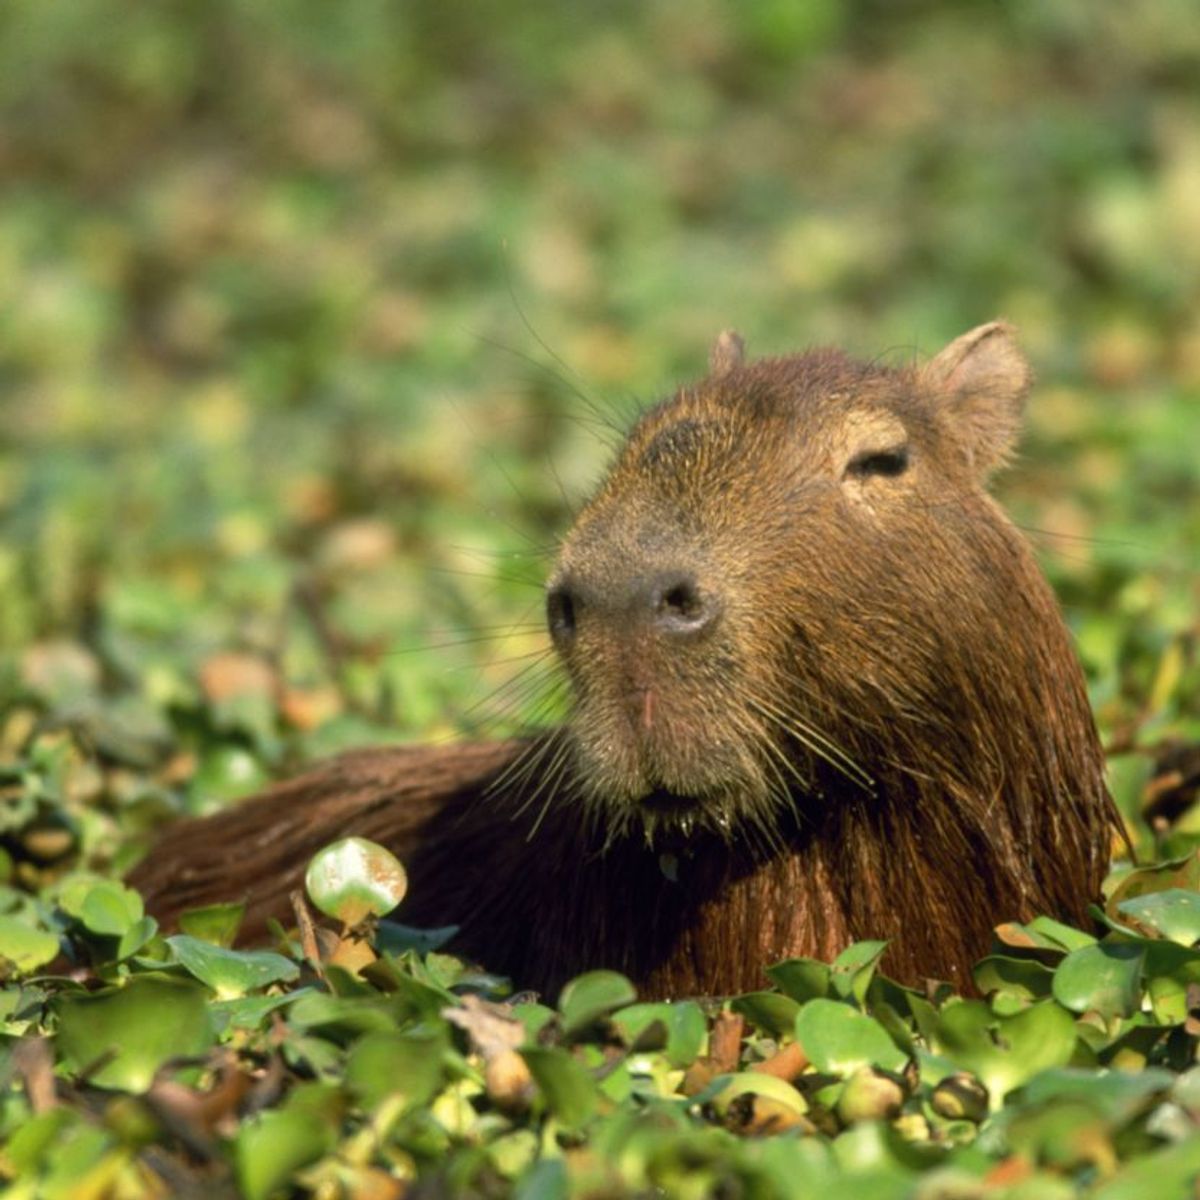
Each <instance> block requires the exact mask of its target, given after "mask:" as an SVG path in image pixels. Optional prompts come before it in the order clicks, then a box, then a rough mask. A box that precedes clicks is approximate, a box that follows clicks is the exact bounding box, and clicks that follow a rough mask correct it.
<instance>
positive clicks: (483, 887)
mask: <svg viewBox="0 0 1200 1200" xmlns="http://www.w3.org/2000/svg"><path fill="white" fill-rule="evenodd" d="M1029 385H1030V372H1029V369H1028V367H1027V365H1026V363H1025V361H1024V359H1023V358H1022V357H1021V355H1020V353H1019V351H1018V350H1017V349H1016V347H1015V344H1014V342H1013V339H1012V336H1011V331H1010V330H1009V328H1008V327H1007V326H1006V325H1004V324H1002V323H1000V322H993V323H991V324H989V325H985V326H981V327H979V328H978V329H976V330H972V331H971V332H970V333H968V334H965V335H964V336H963V337H961V338H959V339H957V340H956V341H955V342H953V343H951V345H950V346H948V347H947V348H946V349H945V350H944V351H943V352H942V353H941V354H939V355H938V356H937V357H936V358H935V359H934V360H933V361H932V362H930V363H929V364H927V365H926V366H924V367H903V368H889V367H884V366H880V365H876V364H866V363H862V362H859V361H856V360H854V359H852V358H849V357H847V356H846V355H844V354H842V353H840V352H837V351H815V352H808V353H804V354H798V355H794V356H790V357H785V358H769V359H762V360H758V361H751V362H746V361H744V357H743V351H742V345H741V340H740V339H739V338H737V337H736V335H732V334H724V335H722V337H721V338H720V339H718V341H717V344H716V345H715V346H714V348H713V352H712V356H711V358H710V374H709V376H708V377H707V378H706V379H705V380H702V381H700V382H699V383H697V384H694V385H691V386H688V387H685V388H682V389H681V390H680V391H679V392H678V393H676V395H674V396H673V397H671V398H670V399H668V400H666V401H664V402H663V403H661V404H660V405H658V406H657V407H655V408H653V409H651V410H650V411H648V412H647V413H646V414H645V415H644V416H643V417H642V419H641V420H640V421H639V422H638V423H637V425H636V426H635V427H634V429H633V430H632V432H631V433H630V435H629V438H628V439H627V441H626V443H625V445H624V446H623V448H622V450H621V451H620V453H619V455H618V458H617V461H616V463H615V465H614V467H613V469H612V470H611V472H610V473H609V475H608V477H607V479H606V480H605V481H604V483H603V484H602V486H601V487H600V489H599V491H598V492H597V494H596V495H595V497H594V498H593V499H592V501H591V502H590V503H589V504H588V505H587V506H586V507H585V508H584V510H583V511H582V512H581V513H580V515H579V517H578V518H577V520H576V522H575V524H574V526H573V528H572V529H571V531H570V532H569V534H568V535H567V537H566V539H565V541H564V543H563V546H562V549H561V553H560V555H559V560H558V564H557V566H556V568H555V571H554V574H553V576H552V579H551V581H550V584H549V588H548V607H549V616H550V627H551V633H552V636H553V639H554V642H555V646H556V649H557V650H558V653H559V655H560V657H561V659H562V661H563V663H564V665H565V668H566V671H567V674H568V676H569V678H570V681H571V684H572V689H573V693H574V698H575V704H574V711H573V714H572V716H571V718H570V721H569V723H568V724H567V726H566V727H565V728H564V729H561V730H555V731H551V732H548V733H545V734H542V735H540V736H538V737H536V738H533V739H530V740H528V741H513V742H504V743H490V744H488V743H479V744H473V745H470V744H469V745H457V746H445V747H441V748H435V747H414V748H409V749H399V750H380V751H367V752H361V753H358V754H355V755H350V756H346V757H343V758H341V759H338V760H334V761H333V762H332V763H328V764H325V765H323V766H318V767H317V768H315V769H314V770H313V771H311V772H309V773H308V774H306V775H304V776H301V777H300V778H299V779H297V780H294V781H292V782H290V783H285V784H282V785H279V786H278V787H276V788H274V789H272V790H271V791H269V792H268V793H266V794H265V795H264V796H263V797H261V798H259V799H257V800H254V801H252V802H249V803H247V804H245V805H243V806H242V807H240V808H238V809H236V810H234V811H232V812H230V813H225V814H221V815H219V816H216V817H212V818H207V819H205V820H203V821H199V822H196V821H193V822H187V823H183V824H181V825H179V826H176V827H174V828H172V829H169V830H168V831H167V832H166V834H165V835H164V838H163V839H162V841H161V842H160V843H159V845H158V846H157V847H156V848H155V849H154V850H153V851H152V852H151V854H150V855H149V857H148V858H147V859H146V860H145V862H144V863H143V864H142V865H141V867H139V868H138V870H137V871H136V872H135V875H134V879H133V881H134V883H135V884H136V885H137V886H139V887H141V888H142V889H143V891H144V892H145V893H146V895H147V897H148V899H149V901H150V903H151V907H152V909H153V910H154V911H156V912H157V913H158V914H159V915H160V916H162V917H163V918H165V919H171V918H173V917H174V916H175V915H176V914H177V913H178V912H179V911H181V910H182V909H183V908H185V907H187V906H189V905H192V904H198V903H204V902H211V901H215V900H219V899H233V898H237V897H239V896H241V895H246V896H248V897H249V900H250V911H249V922H248V930H249V932H250V933H251V934H257V933H261V931H262V929H263V925H264V921H265V919H266V917H267V916H268V915H280V914H282V913H284V912H285V911H286V900H287V893H288V891H289V889H291V888H293V887H295V886H296V884H297V881H298V879H299V877H300V875H301V874H302V872H303V869H304V866H305V863H306V861H307V858H308V857H309V855H310V854H311V853H312V852H313V851H315V850H316V849H317V848H319V847H320V846H321V845H322V844H324V843H325V842H327V841H329V840H331V839H333V838H335V837H338V836H342V835H345V834H348V833H358V834H362V835H364V836H368V837H373V838H375V839H377V840H379V841H382V842H384V843H386V844H388V845H390V846H392V847H393V848H394V849H395V850H396V851H397V852H398V853H399V854H400V856H401V857H402V858H403V859H404V860H405V861H406V863H407V865H408V867H409V872H410V892H409V897H408V898H407V899H406V900H405V902H404V904H403V905H402V907H401V909H400V911H399V914H398V915H399V917H400V919H402V920H405V921H408V922H410V923H413V924H418V925H446V924H456V925H458V926H460V930H459V933H458V935H457V937H456V939H455V946H456V948H457V949H458V950H459V951H460V952H462V953H464V954H467V955H469V956H471V957H473V958H476V959H478V960H479V961H481V962H482V963H483V964H484V965H486V966H487V967H489V968H491V969H493V970H499V971H503V972H506V973H508V974H510V975H512V977H513V978H514V980H515V981H516V982H517V983H518V984H519V985H521V986H531V987H536V988H539V989H542V990H553V989H554V988H556V987H558V986H559V985H561V983H562V982H563V981H564V980H565V979H567V978H569V977H570V976H571V975H572V974H575V973H578V972H579V971H582V970H585V969H588V968H594V967H609V968H613V969H616V970H620V971H624V972H625V973H627V974H628V975H630V976H631V977H632V978H633V979H634V980H635V982H636V983H637V984H638V985H639V987H640V988H641V990H642V991H643V993H644V994H648V995H684V994H711V993H729V992H734V991H739V990H746V989H749V988H753V987H757V986H760V985H761V983H762V975H761V969H762V967H763V966H764V965H765V964H767V963H769V962H771V961H773V960H777V959H780V958H784V957H788V956H792V955H809V956H816V957H830V956H832V955H834V954H836V953H837V952H838V951H839V950H841V949H842V948H843V947H844V946H845V945H846V944H847V943H848V942H850V941H853V940H856V939H861V938H885V939H889V940H890V943H891V944H890V946H889V949H888V952H887V958H886V960H885V969H886V970H887V971H888V972H889V973H890V974H892V975H893V976H895V977H897V978H899V979H902V980H905V981H908V982H913V983H915V982H917V981H919V980H921V979H924V978H930V977H932V978H941V979H949V980H951V981H952V982H954V983H956V984H958V985H960V986H967V985H969V969H970V965H971V963H972V962H974V961H975V960H976V959H977V958H978V957H979V956H980V955H981V954H983V953H984V952H986V950H987V947H988V941H989V934H990V931H991V929H992V928H993V926H994V925H995V924H997V923H998V922H1000V921H1002V920H1010V919H1015V920H1027V919H1030V918H1032V917H1033V916H1035V915H1037V914H1038V913H1050V914H1053V915H1055V916H1058V917H1061V918H1064V919H1069V920H1074V921H1078V922H1083V921H1086V919H1087V906H1088V904H1089V902H1091V901H1092V900H1094V899H1095V898H1096V897H1097V896H1098V893H1099V887H1100V883H1101V880H1102V878H1103V875H1104V872H1105V869H1106V867H1107V863H1108V856H1109V850H1110V845H1111V840H1112V836H1113V833H1114V831H1115V830H1116V829H1117V826H1118V822H1117V818H1116V814H1115V810H1114V808H1113V805H1112V802H1111V800H1110V798H1109V796H1108V794H1107V791H1106V789H1105V785H1104V779H1103V760H1102V755H1101V751H1100V747H1099V743H1098V739H1097V736H1096V732H1095V727H1094V724H1093V721H1092V717H1091V713H1090V711H1089V708H1088V703H1087V696H1086V692H1085V689H1084V684H1083V678H1082V674H1081V672H1080V669H1079V666H1078V664H1077V662H1076V660H1075V657H1074V654H1073V652H1072V648H1071V645H1070V639H1069V635H1068V633H1067V630H1066V628H1065V626H1064V624H1063V622H1062V619H1061V616H1060V615H1059V612H1058V608H1057V605H1056V602H1055V600H1054V597H1053V595H1052V593H1051V591H1050V589H1049V587H1048V585H1047V584H1046V582H1045V580H1044V579H1043V577H1042V575H1041V573H1040V572H1039V570H1038V568H1037V566H1036V563H1035V562H1034V560H1033V557H1032V555H1031V553H1030V551H1029V549H1028V547H1027V546H1026V545H1025V543H1024V541H1023V539H1022V538H1021V536H1020V535H1019V534H1018V532H1017V531H1016V529H1015V528H1014V527H1013V526H1012V524H1011V523H1010V522H1009V521H1008V519H1007V518H1006V517H1005V516H1004V514H1003V513H1002V512H1001V510H1000V509H999V508H998V506H997V505H996V504H995V503H994V501H993V500H992V499H991V497H990V496H989V495H988V493H987V490H986V485H987V481H988V478H989V476H990V474H991V473H992V471H993V470H995V469H996V468H997V467H998V466H1000V465H1001V464H1002V463H1003V462H1004V461H1005V460H1006V459H1007V458H1008V456H1009V455H1010V454H1011V452H1012V449H1013V446H1014V444H1015V441H1016V437H1017V434H1018V431H1019V428H1020V421H1021V411H1022V407H1023V404H1024V400H1025V397H1026V394H1027V392H1028V389H1029Z"/></svg>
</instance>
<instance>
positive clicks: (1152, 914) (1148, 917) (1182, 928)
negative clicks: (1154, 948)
mask: <svg viewBox="0 0 1200 1200" xmlns="http://www.w3.org/2000/svg"><path fill="white" fill-rule="evenodd" d="M1116 909H1117V912H1118V913H1119V914H1120V915H1121V916H1124V917H1132V918H1133V919H1134V920H1135V921H1137V922H1138V924H1139V925H1142V926H1147V927H1149V928H1150V929H1153V930H1155V931H1157V932H1158V933H1160V934H1161V935H1162V936H1163V937H1165V938H1167V939H1168V940H1170V941H1172V942H1177V943H1178V944H1179V945H1180V946H1194V945H1195V944H1196V942H1197V941H1200V894H1198V893H1196V892H1190V891H1185V890H1184V889H1183V888H1167V889H1166V891H1162V892H1149V893H1147V894H1146V895H1143V896H1132V897H1130V899H1128V900H1122V901H1121V902H1120V903H1119V904H1117V906H1116Z"/></svg>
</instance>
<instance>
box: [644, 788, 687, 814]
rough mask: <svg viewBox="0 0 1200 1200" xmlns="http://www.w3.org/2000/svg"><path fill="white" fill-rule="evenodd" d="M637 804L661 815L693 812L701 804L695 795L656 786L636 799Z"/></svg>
mask: <svg viewBox="0 0 1200 1200" xmlns="http://www.w3.org/2000/svg"><path fill="white" fill-rule="evenodd" d="M638 805H639V806H640V807H641V808H643V809H644V810H646V811H648V812H653V813H658V814H660V815H662V816H675V815H678V816H684V815H686V814H688V813H694V812H695V811H696V810H697V809H698V808H699V807H700V805H701V801H700V800H698V799H697V798H696V797H695V796H684V795H681V794H680V793H679V792H673V791H671V790H670V789H669V788H664V787H656V788H654V789H653V790H652V791H650V792H647V793H646V794H645V795H644V796H642V797H641V799H639V800H638Z"/></svg>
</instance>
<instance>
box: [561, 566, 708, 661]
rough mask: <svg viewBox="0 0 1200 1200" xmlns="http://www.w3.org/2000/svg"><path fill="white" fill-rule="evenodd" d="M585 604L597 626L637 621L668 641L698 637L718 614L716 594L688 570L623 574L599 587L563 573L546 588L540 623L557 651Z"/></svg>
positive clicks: (567, 641) (612, 627) (569, 640)
mask: <svg viewBox="0 0 1200 1200" xmlns="http://www.w3.org/2000/svg"><path fill="white" fill-rule="evenodd" d="M585 592H586V597H585ZM585 609H586V611H587V613H588V614H590V616H591V619H592V621H593V622H597V623H598V625H597V627H598V628H601V629H606V630H607V631H608V632H610V633H612V632H619V631H620V630H622V629H630V628H632V627H634V626H641V627H642V628H643V629H644V628H647V627H648V628H649V629H650V631H651V632H652V633H653V634H655V635H656V636H658V637H662V638H664V639H668V640H670V641H673V642H682V641H687V640H692V639H695V638H698V637H701V636H702V635H703V634H705V633H707V632H708V631H709V630H710V629H711V628H712V627H713V625H714V624H716V622H717V619H718V618H719V617H720V615H721V603H720V600H719V599H718V597H717V595H716V594H715V593H712V592H707V591H704V590H702V589H701V587H700V585H699V583H697V581H696V577H695V575H693V574H692V573H691V572H690V571H678V570H676V571H653V572H646V573H643V574H637V575H629V576H627V577H626V578H625V579H624V580H622V581H621V582H620V584H616V583H613V582H609V583H607V584H606V585H605V586H604V587H601V588H597V587H590V588H589V587H587V586H586V585H585V584H583V583H581V582H580V581H579V580H578V579H577V578H576V577H575V576H574V575H573V574H568V575H564V576H563V577H562V578H560V579H558V580H557V581H555V582H554V583H552V584H551V585H550V587H549V589H548V590H547V592H546V623H547V625H548V626H549V628H550V637H551V638H552V639H553V641H554V644H555V646H556V647H557V648H558V650H559V652H560V653H565V652H566V651H567V650H569V649H570V648H571V646H572V644H573V643H574V641H575V636H576V634H577V632H578V628H579V623H580V619H581V616H582V615H583V614H584V610H585Z"/></svg>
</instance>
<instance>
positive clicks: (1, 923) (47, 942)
mask: <svg viewBox="0 0 1200 1200" xmlns="http://www.w3.org/2000/svg"><path fill="white" fill-rule="evenodd" d="M58 947H59V942H58V937H57V936H56V935H55V934H53V933H48V932H46V930H44V929H34V928H33V926H31V925H27V924H26V923H25V922H24V921H20V920H18V919H17V918H16V917H5V916H0V978H7V977H8V975H9V974H10V973H15V974H17V975H28V974H30V973H31V972H33V971H36V970H37V969H38V968H39V967H44V966H45V965H46V964H47V963H49V962H53V961H54V959H55V958H57V957H58Z"/></svg>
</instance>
